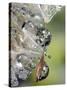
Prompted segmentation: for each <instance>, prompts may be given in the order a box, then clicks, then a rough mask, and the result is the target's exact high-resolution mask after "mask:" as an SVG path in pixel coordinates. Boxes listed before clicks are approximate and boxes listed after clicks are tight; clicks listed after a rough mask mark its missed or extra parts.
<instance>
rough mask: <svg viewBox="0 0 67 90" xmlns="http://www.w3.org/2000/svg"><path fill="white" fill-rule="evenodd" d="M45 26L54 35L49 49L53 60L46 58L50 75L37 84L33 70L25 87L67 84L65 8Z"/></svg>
mask: <svg viewBox="0 0 67 90" xmlns="http://www.w3.org/2000/svg"><path fill="white" fill-rule="evenodd" d="M45 26H46V28H47V29H48V30H49V31H50V32H51V34H52V40H51V43H50V45H49V46H48V49H47V54H48V55H50V56H51V59H49V58H48V57H45V58H46V62H47V64H48V66H49V69H50V70H49V75H48V77H47V78H46V79H44V80H42V81H39V82H35V70H33V71H32V72H33V73H32V74H31V76H30V77H29V78H28V80H27V81H25V83H24V84H25V86H29V85H32V86H39V85H40V86H41V85H53V84H54V85H55V84H64V83H65V7H63V8H62V10H61V11H60V12H58V13H57V14H56V15H55V16H54V17H53V19H52V20H51V22H50V23H48V24H46V25H45ZM22 84H23V83H22ZM24 84H23V85H24Z"/></svg>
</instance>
